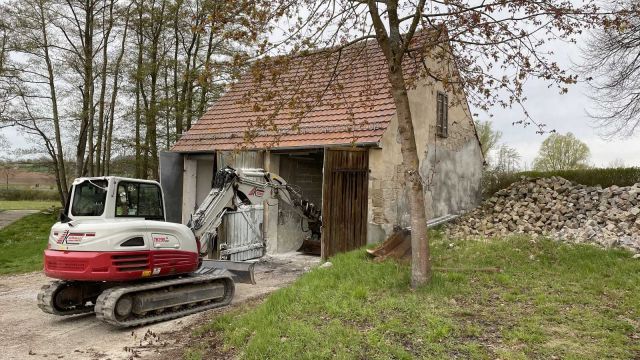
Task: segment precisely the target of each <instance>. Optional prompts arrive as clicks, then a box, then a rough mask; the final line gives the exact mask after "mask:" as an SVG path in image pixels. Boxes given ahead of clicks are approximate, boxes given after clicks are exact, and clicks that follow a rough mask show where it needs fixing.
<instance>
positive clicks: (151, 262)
mask: <svg viewBox="0 0 640 360" xmlns="http://www.w3.org/2000/svg"><path fill="white" fill-rule="evenodd" d="M197 267H198V254H197V253H195V252H190V251H181V250H145V251H111V252H94V251H60V250H50V249H47V250H45V252H44V272H45V274H46V275H47V276H48V277H52V278H56V279H62V280H78V281H128V280H134V279H140V278H147V277H159V276H170V275H178V274H186V273H190V272H193V271H194V270H196V268H197Z"/></svg>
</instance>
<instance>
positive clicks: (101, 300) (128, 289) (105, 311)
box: [95, 271, 235, 327]
mask: <svg viewBox="0 0 640 360" xmlns="http://www.w3.org/2000/svg"><path fill="white" fill-rule="evenodd" d="M216 281H223V282H224V283H225V295H224V297H223V298H222V300H220V301H218V302H213V303H208V304H205V305H200V306H193V307H187V308H184V309H180V310H176V311H169V310H165V311H164V312H162V313H160V314H153V313H152V314H149V315H146V316H144V317H136V318H133V319H130V320H124V321H121V320H118V319H116V317H115V306H116V303H117V302H118V300H119V299H120V298H121V297H122V296H123V295H125V294H128V293H132V292H142V291H146V290H158V289H161V288H164V287H167V286H174V285H187V284H197V283H205V282H216ZM234 292H235V285H234V283H233V279H232V278H231V275H230V274H229V273H228V272H226V271H221V272H216V273H215V274H211V275H199V276H189V277H186V278H180V279H174V280H164V281H156V282H152V283H146V284H139V285H131V286H123V287H115V288H111V289H107V290H105V291H103V292H102V294H100V296H98V300H97V301H96V306H95V313H96V317H97V318H98V320H101V321H103V322H106V323H108V324H110V325H113V326H116V327H130V326H140V325H145V324H151V323H154V322H158V321H165V320H171V319H175V318H179V317H182V316H186V315H191V314H195V313H197V312H201V311H205V310H209V309H214V308H217V307H222V306H226V305H229V304H230V303H231V299H233V294H234Z"/></svg>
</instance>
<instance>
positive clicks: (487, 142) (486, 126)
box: [476, 120, 502, 158]
mask: <svg viewBox="0 0 640 360" xmlns="http://www.w3.org/2000/svg"><path fill="white" fill-rule="evenodd" d="M476 131H477V132H478V138H479V139H480V145H481V146H482V154H483V155H484V156H485V158H487V157H488V156H489V153H490V152H491V150H493V149H494V148H495V147H496V146H497V145H498V142H500V139H501V138H502V131H499V130H494V129H493V123H492V122H491V121H489V120H486V121H476Z"/></svg>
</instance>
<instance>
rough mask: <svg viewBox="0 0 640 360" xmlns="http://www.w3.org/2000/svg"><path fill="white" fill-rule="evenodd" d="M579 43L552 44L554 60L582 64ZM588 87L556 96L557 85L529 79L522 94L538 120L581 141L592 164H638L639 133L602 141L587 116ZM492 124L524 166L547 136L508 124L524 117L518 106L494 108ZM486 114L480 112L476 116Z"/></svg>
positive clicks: (582, 84)
mask: <svg viewBox="0 0 640 360" xmlns="http://www.w3.org/2000/svg"><path fill="white" fill-rule="evenodd" d="M579 46H580V45H574V44H569V43H565V42H560V41H558V42H557V43H555V44H553V45H552V48H553V51H554V53H555V55H554V60H555V61H557V62H558V63H559V64H560V65H563V66H569V67H571V66H574V65H573V64H579V63H582V59H581V55H580V48H579ZM590 92H591V90H590V89H589V86H588V85H587V84H585V83H578V84H576V85H572V86H570V87H569V93H567V94H564V95H559V93H558V90H557V89H556V88H548V84H546V83H544V82H543V81H531V82H530V83H528V84H527V87H526V89H525V94H526V96H527V98H528V101H527V102H526V104H525V105H526V108H527V111H528V112H529V113H530V115H531V116H532V118H533V119H534V120H536V122H539V123H545V124H547V125H548V128H549V129H555V130H556V131H557V132H558V133H562V134H564V133H566V132H572V133H574V134H575V135H576V136H577V137H578V138H579V139H580V140H582V141H584V142H585V143H587V145H589V148H590V150H591V163H592V164H593V165H595V166H602V167H606V166H607V165H609V164H610V163H611V162H612V161H614V160H616V159H621V160H622V161H623V162H624V164H625V165H626V166H640V134H636V135H635V136H634V137H632V138H628V139H616V140H604V139H603V138H602V137H600V136H599V129H598V128H597V127H595V126H594V125H595V124H594V123H593V120H592V119H591V118H590V117H589V116H588V115H587V109H590V103H591V99H589V96H588V95H589V94H590ZM493 115H494V117H493V119H491V120H492V121H493V123H494V127H495V128H497V129H499V130H501V131H502V132H503V133H504V135H503V138H502V142H503V143H506V144H507V145H510V146H512V147H514V148H516V149H517V150H518V152H519V153H520V154H521V156H522V160H523V166H524V165H525V164H524V163H526V165H528V166H529V167H530V166H531V163H532V161H533V159H534V158H535V156H536V154H537V152H538V149H539V147H540V144H541V143H542V141H543V140H544V139H545V138H546V137H547V136H548V135H538V134H536V133H535V129H534V128H533V127H528V128H523V127H522V126H519V125H516V126H513V125H511V123H512V122H513V121H517V120H520V119H522V118H523V114H522V112H521V111H519V110H518V109H511V110H504V109H494V110H493ZM485 117H486V116H484V114H482V113H481V114H480V116H478V118H479V119H484V118H485Z"/></svg>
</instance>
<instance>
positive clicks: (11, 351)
mask: <svg viewBox="0 0 640 360" xmlns="http://www.w3.org/2000/svg"><path fill="white" fill-rule="evenodd" d="M318 263H319V258H317V257H311V256H304V255H298V254H295V255H294V254H289V255H281V256H278V257H272V258H270V259H269V261H266V262H261V263H259V264H257V265H256V282H257V284H256V285H245V284H238V285H237V288H236V295H235V297H234V300H233V302H234V303H239V302H243V301H247V300H249V299H253V298H256V297H259V296H262V295H264V294H267V293H270V292H272V291H275V290H277V289H279V288H281V287H283V286H285V285H287V284H289V283H291V282H292V281H294V280H295V279H296V278H297V277H298V276H300V275H301V274H302V273H304V272H305V271H308V270H309V269H310V268H311V267H312V266H314V265H316V264H318ZM48 281H49V280H48V279H47V278H46V277H45V276H44V275H42V274H41V273H30V274H23V275H12V276H3V277H0V309H2V311H1V312H0V338H1V339H2V350H1V352H0V358H2V359H25V358H29V359H41V358H47V359H105V360H106V359H112V360H116V359H129V358H132V357H133V356H135V357H136V358H140V357H142V358H153V357H155V356H156V355H157V354H158V353H161V352H162V346H158V344H166V345H167V346H170V345H171V344H172V343H173V341H172V339H171V338H170V336H169V334H170V333H172V332H173V333H175V332H176V331H177V330H181V329H184V331H190V329H192V328H193V327H195V326H197V325H199V324H200V323H201V322H203V321H206V319H207V315H209V316H211V314H213V313H215V312H219V310H217V311H216V310H212V311H210V312H205V313H201V314H195V315H191V316H187V317H184V318H180V319H176V320H172V321H167V322H164V323H159V324H154V325H149V326H143V327H138V328H133V329H124V330H121V329H115V328H113V327H110V326H108V325H106V324H103V323H101V322H99V321H97V320H96V318H95V316H94V315H81V316H75V317H68V318H60V317H56V316H53V315H48V314H45V313H43V312H42V311H40V309H38V307H37V305H36V296H37V293H38V290H39V289H40V287H41V286H42V285H44V284H46V283H47V282H48ZM30 355H31V356H30Z"/></svg>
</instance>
